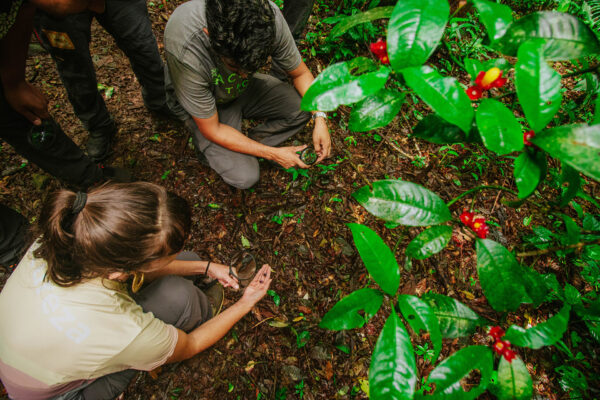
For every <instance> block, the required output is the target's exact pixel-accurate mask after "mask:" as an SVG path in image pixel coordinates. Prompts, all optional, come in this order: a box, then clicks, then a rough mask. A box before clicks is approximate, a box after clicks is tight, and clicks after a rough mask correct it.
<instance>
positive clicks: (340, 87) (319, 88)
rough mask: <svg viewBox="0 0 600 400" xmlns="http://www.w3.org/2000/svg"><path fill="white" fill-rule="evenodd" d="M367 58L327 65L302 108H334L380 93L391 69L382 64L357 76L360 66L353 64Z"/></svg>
mask: <svg viewBox="0 0 600 400" xmlns="http://www.w3.org/2000/svg"><path fill="white" fill-rule="evenodd" d="M365 60H368V59H365ZM365 60H357V61H352V62H341V63H337V64H333V65H331V66H329V67H327V68H326V69H325V70H324V71H323V72H322V73H320V74H319V76H318V77H317V78H316V79H315V80H314V81H313V83H312V84H311V85H310V87H309V88H308V90H307V91H306V93H305V94H304V97H302V103H301V108H302V109H303V110H305V111H312V110H320V111H333V110H335V109H336V108H337V107H338V106H339V105H341V104H352V103H356V102H357V101H360V100H362V99H364V98H365V97H367V96H369V95H371V94H374V93H377V92H378V91H379V90H380V89H381V88H383V86H384V85H385V82H386V81H387V78H388V75H389V74H390V69H389V68H387V67H385V66H380V67H379V68H378V69H377V70H375V71H367V72H364V73H362V74H361V75H355V73H356V71H354V68H356V66H355V65H354V64H353V63H365V62H366V61H365ZM369 62H371V63H372V61H370V60H369ZM353 72H354V73H353Z"/></svg>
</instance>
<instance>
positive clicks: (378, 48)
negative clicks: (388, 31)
mask: <svg viewBox="0 0 600 400" xmlns="http://www.w3.org/2000/svg"><path fill="white" fill-rule="evenodd" d="M369 49H370V50H371V52H372V53H373V54H375V55H376V56H377V57H378V58H379V59H381V58H382V57H383V56H385V55H387V43H386V42H385V41H384V40H383V38H379V39H377V41H376V42H375V43H371V45H370V46H369Z"/></svg>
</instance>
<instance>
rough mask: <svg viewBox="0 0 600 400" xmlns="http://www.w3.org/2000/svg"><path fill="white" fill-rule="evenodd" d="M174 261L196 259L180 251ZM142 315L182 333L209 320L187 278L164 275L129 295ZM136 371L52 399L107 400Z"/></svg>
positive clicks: (200, 297) (204, 300)
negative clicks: (172, 326) (164, 323)
mask: <svg viewBox="0 0 600 400" xmlns="http://www.w3.org/2000/svg"><path fill="white" fill-rule="evenodd" d="M177 259H178V260H187V261H194V260H200V257H198V255H197V254H196V253H192V252H187V251H185V252H181V253H179V254H178V255H177ZM133 298H134V299H135V301H136V302H137V303H138V304H139V305H141V306H142V308H143V309H144V311H145V312H151V313H153V314H154V316H155V317H156V318H158V319H160V320H162V321H164V322H166V323H167V324H171V325H174V326H175V327H176V328H179V329H181V330H183V331H184V332H190V331H192V330H193V329H194V328H196V327H198V326H199V325H201V324H202V323H203V322H206V321H208V320H209V319H210V318H212V309H211V307H210V303H209V301H208V299H207V297H206V296H205V295H204V293H202V291H201V290H200V289H198V288H197V287H196V286H194V283H193V281H192V280H191V279H186V278H184V277H181V276H175V275H168V276H165V277H162V278H160V279H157V280H155V281H153V282H152V283H150V284H149V285H148V286H145V287H144V288H143V289H141V290H140V291H139V292H138V293H137V294H135V295H134V296H133ZM137 373H138V371H136V370H133V369H128V370H125V371H120V372H115V373H113V374H109V375H106V376H103V377H101V378H98V379H96V380H95V381H93V382H92V383H91V384H89V385H87V386H85V387H82V388H77V389H73V390H71V391H70V392H67V393H65V394H63V395H61V396H58V397H55V398H54V399H53V400H109V399H114V398H115V397H117V396H118V395H120V394H121V393H123V392H124V391H125V389H127V386H128V385H129V382H131V380H132V379H133V378H134V377H135V375H136V374H137Z"/></svg>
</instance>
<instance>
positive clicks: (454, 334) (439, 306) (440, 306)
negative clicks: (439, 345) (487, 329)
mask: <svg viewBox="0 0 600 400" xmlns="http://www.w3.org/2000/svg"><path fill="white" fill-rule="evenodd" d="M421 300H423V301H424V302H426V303H427V304H429V306H430V307H431V309H432V310H433V313H434V314H435V316H436V318H437V319H438V324H439V327H440V332H441V334H442V337H443V338H450V339H454V338H458V337H463V336H469V335H471V334H472V333H473V332H475V329H476V328H477V327H478V326H481V325H484V324H485V320H484V319H483V318H481V317H480V316H479V315H477V314H476V313H475V312H473V310H471V309H470V308H469V307H467V306H466V305H464V304H463V303H461V302H460V301H458V300H456V299H453V298H452V297H448V296H444V295H442V294H437V293H431V292H429V293H426V294H424V295H423V297H421Z"/></svg>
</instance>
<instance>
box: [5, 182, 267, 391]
mask: <svg viewBox="0 0 600 400" xmlns="http://www.w3.org/2000/svg"><path fill="white" fill-rule="evenodd" d="M189 228H190V215H189V208H188V205H187V203H186V202H185V200H183V199H182V198H180V197H178V196H176V195H174V194H172V193H169V192H167V191H166V190H165V189H164V188H162V187H160V186H158V185H154V184H151V183H143V182H137V183H128V184H115V183H112V184H105V185H103V186H100V187H98V188H95V189H93V190H91V191H90V192H89V193H87V194H86V193H82V192H77V193H75V192H72V191H69V190H60V191H58V192H56V193H54V194H52V195H51V196H50V198H49V199H48V201H47V202H46V203H45V205H44V206H43V208H42V212H41V215H40V217H39V219H38V223H37V231H36V235H37V236H36V237H37V238H38V239H37V241H36V242H35V243H34V244H33V245H32V246H31V247H30V249H29V250H28V251H27V253H26V255H25V256H24V257H23V259H22V261H21V262H20V263H19V265H18V266H17V268H16V269H15V271H14V272H13V274H12V275H11V277H10V278H9V279H8V281H7V283H6V285H5V286H4V289H3V290H2V292H1V293H0V320H1V321H2V324H0V379H2V382H3V384H4V386H5V388H6V390H7V391H8V394H9V396H10V397H11V398H14V399H28V400H35V399H65V400H66V399H69V400H71V399H112V398H115V397H116V396H117V395H118V394H119V393H121V392H123V391H124V390H125V388H126V387H127V385H128V383H129V381H130V380H131V379H132V378H133V377H134V375H135V373H136V370H144V371H150V370H152V369H154V368H157V367H159V366H160V365H162V364H165V363H171V362H176V361H181V360H185V359H187V358H190V357H192V356H194V355H196V354H198V353H199V352H201V351H203V350H205V349H206V348H208V347H210V346H212V345H213V344H214V343H215V342H216V341H218V340H219V339H220V338H221V337H223V336H224V335H225V334H226V333H227V332H228V331H229V329H230V328H231V327H232V326H233V325H234V324H235V323H236V322H237V321H238V320H240V319H241V318H242V317H243V316H244V315H245V314H246V313H248V312H249V311H250V310H251V309H252V307H253V306H254V305H255V304H256V303H257V302H258V301H259V300H260V299H261V298H262V297H263V296H264V295H265V293H266V292H267V289H268V287H269V284H270V282H271V269H270V267H269V266H268V265H263V267H262V268H261V269H260V270H259V271H258V272H257V274H256V276H255V278H254V279H253V280H252V282H251V283H250V284H249V285H248V287H247V288H246V289H245V292H244V294H243V296H242V297H241V299H240V300H239V301H237V302H236V303H235V304H234V305H233V306H231V307H230V308H228V309H226V310H225V311H223V312H222V313H220V314H219V315H217V316H215V317H213V315H212V310H211V307H210V305H209V302H208V300H207V297H206V296H205V294H204V293H203V292H202V291H201V290H200V289H199V288H198V287H196V286H195V285H194V282H193V280H191V279H186V278H184V277H183V276H188V277H193V276H198V275H202V274H204V275H208V277H209V278H211V279H215V280H217V281H218V282H220V283H221V284H222V285H223V286H226V287H232V288H234V289H237V288H238V282H237V280H236V279H234V278H233V277H231V276H230V273H229V267H228V266H225V265H221V264H217V263H211V262H210V261H201V260H200V258H199V257H198V256H197V255H196V254H195V253H191V252H182V249H183V246H184V243H185V240H186V238H187V236H188V233H189ZM144 283H145V285H144ZM138 290H139V291H138ZM135 292H137V293H135ZM211 317H212V318H211Z"/></svg>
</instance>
